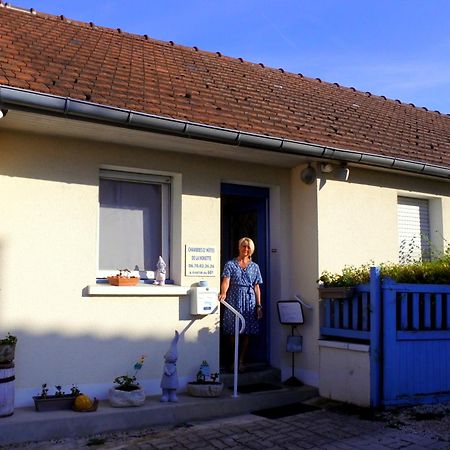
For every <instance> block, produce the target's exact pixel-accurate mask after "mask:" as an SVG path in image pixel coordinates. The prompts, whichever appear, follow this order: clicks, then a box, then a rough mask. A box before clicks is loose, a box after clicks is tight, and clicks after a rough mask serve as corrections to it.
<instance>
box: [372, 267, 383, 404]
mask: <svg viewBox="0 0 450 450" xmlns="http://www.w3.org/2000/svg"><path fill="white" fill-rule="evenodd" d="M381 307H382V305H381V276H380V268H379V267H371V268H370V406H371V407H373V408H376V407H378V406H380V404H381V360H382V341H381V325H382V315H381V314H382V309H381Z"/></svg>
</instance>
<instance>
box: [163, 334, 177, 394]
mask: <svg viewBox="0 0 450 450" xmlns="http://www.w3.org/2000/svg"><path fill="white" fill-rule="evenodd" d="M179 337H180V335H179V334H178V331H176V330H175V337H174V338H173V340H172V344H171V345H170V349H169V351H168V352H167V353H166V354H165V355H164V360H165V364H164V372H163V375H162V378H161V389H162V397H161V401H162V402H177V401H178V399H177V388H178V374H177V359H178V352H177V343H178V338H179Z"/></svg>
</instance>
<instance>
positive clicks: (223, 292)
mask: <svg viewBox="0 0 450 450" xmlns="http://www.w3.org/2000/svg"><path fill="white" fill-rule="evenodd" d="M229 287H230V279H229V278H228V277H223V280H222V283H220V294H219V296H218V299H219V302H222V301H224V300H225V299H226V297H227V292H228V288H229Z"/></svg>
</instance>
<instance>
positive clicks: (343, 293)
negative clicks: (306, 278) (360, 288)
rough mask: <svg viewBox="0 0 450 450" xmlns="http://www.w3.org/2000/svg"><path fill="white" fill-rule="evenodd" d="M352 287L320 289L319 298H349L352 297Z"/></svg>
mask: <svg viewBox="0 0 450 450" xmlns="http://www.w3.org/2000/svg"><path fill="white" fill-rule="evenodd" d="M354 290H355V288H354V287H348V286H346V287H320V288H319V298H349V297H351V296H352V295H353V292H354Z"/></svg>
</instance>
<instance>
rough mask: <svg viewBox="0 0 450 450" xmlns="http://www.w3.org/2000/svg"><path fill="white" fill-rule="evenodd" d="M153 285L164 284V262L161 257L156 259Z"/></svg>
mask: <svg viewBox="0 0 450 450" xmlns="http://www.w3.org/2000/svg"><path fill="white" fill-rule="evenodd" d="M154 284H159V285H160V286H163V285H165V284H166V263H165V262H164V260H163V258H162V256H160V257H159V258H158V262H157V263H156V274H155V282H154Z"/></svg>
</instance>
